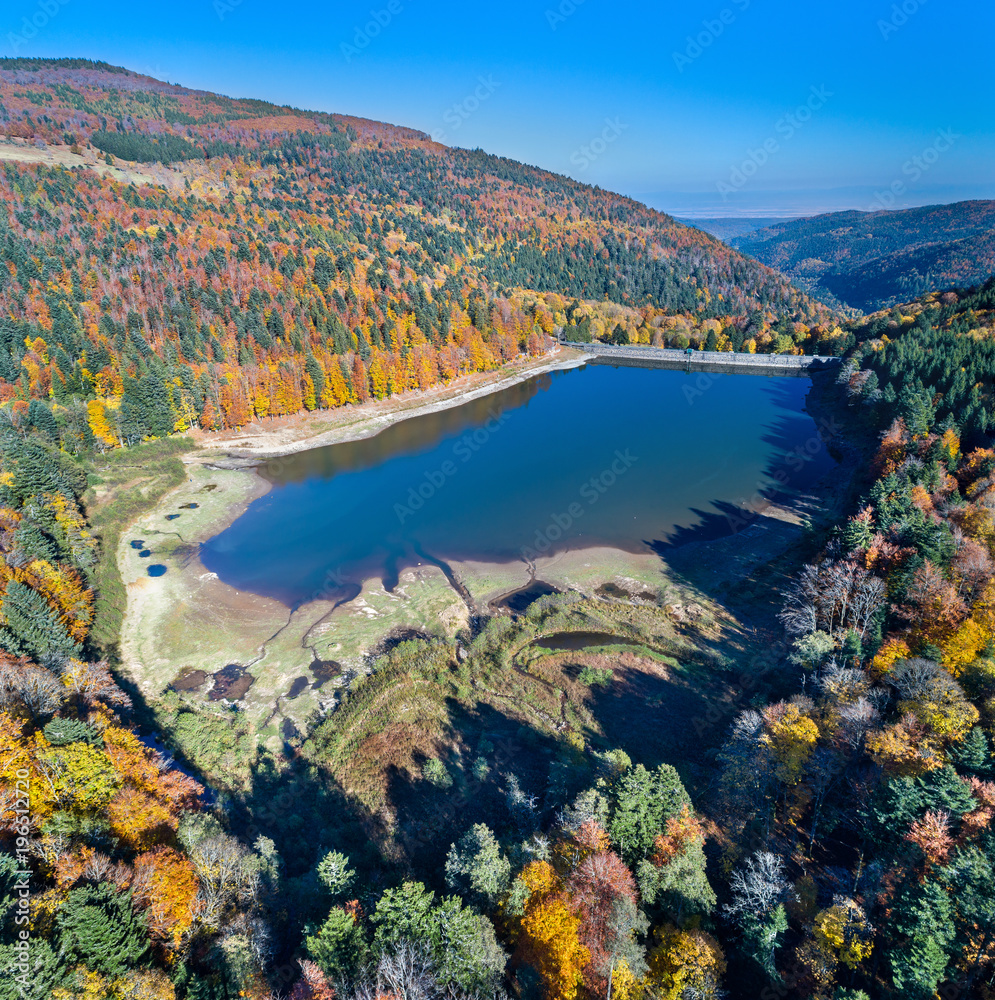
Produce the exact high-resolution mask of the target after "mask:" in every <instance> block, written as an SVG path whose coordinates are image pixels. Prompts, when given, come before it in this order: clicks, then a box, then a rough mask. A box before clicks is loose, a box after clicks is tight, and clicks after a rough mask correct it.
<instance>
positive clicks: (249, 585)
mask: <svg viewBox="0 0 995 1000" xmlns="http://www.w3.org/2000/svg"><path fill="white" fill-rule="evenodd" d="M811 385H812V383H811V380H810V379H809V378H807V377H800V378H780V377H771V376H763V375H741V374H726V375H718V374H702V373H691V374H686V373H684V372H682V371H672V370H660V369H652V368H641V367H616V366H613V365H605V364H588V365H586V366H585V367H583V368H576V369H570V370H567V371H559V372H553V373H550V374H546V375H542V376H539V377H536V378H533V379H530V380H529V381H526V382H522V383H520V384H518V385H515V386H513V387H511V388H509V389H505V390H503V391H501V392H498V393H495V394H493V395H490V396H486V397H484V398H481V399H477V400H473V401H471V402H467V403H464V404H461V405H460V406H457V407H453V408H451V409H448V410H442V411H440V412H438V413H433V414H428V415H425V416H420V417H413V418H411V419H408V420H404V421H401V422H400V423H397V424H394V425H393V426H391V427H389V428H387V429H386V430H384V431H382V432H381V433H380V434H378V435H377V436H376V437H373V438H368V439H366V440H363V441H355V442H350V443H345V444H338V445H332V446H330V447H326V448H316V449H313V450H311V451H306V452H301V453H299V454H296V455H292V456H289V457H286V458H281V459H275V460H273V461H271V462H269V463H267V464H265V465H263V466H262V467H261V469H260V472H261V474H262V475H263V476H264V477H265V478H266V479H267V480H269V481H270V482H271V483H272V489H271V490H270V491H269V492H268V493H267V494H266V495H265V496H263V497H261V498H259V499H258V500H255V501H254V502H253V503H251V504H250V505H249V507H248V508H247V510H246V511H245V513H244V514H243V515H242V516H241V517H239V518H238V519H237V520H236V521H235V522H234V523H232V524H231V525H230V526H229V527H228V528H227V529H226V530H224V531H223V532H221V533H220V534H219V535H216V536H215V537H214V538H211V539H210V540H209V541H207V542H205V543H204V544H203V545H202V547H201V553H200V554H201V560H202V562H203V563H204V565H205V566H206V567H207V568H208V569H209V570H212V571H213V572H215V573H217V574H218V576H219V577H220V579H221V580H223V581H224V582H226V583H228V584H230V585H231V586H233V587H236V588H237V589H239V590H247V591H251V592H253V593H257V594H262V595H266V596H269V597H274V598H277V599H278V600H280V601H282V602H284V603H285V604H287V605H288V606H291V607H296V606H298V605H300V604H302V603H305V602H307V601H310V600H313V599H315V598H316V597H321V598H326V599H327V598H338V599H343V598H346V597H350V596H352V595H354V594H355V593H357V592H358V587H359V585H360V584H361V583H362V581H363V580H365V579H370V578H373V577H379V578H381V579H382V580H383V581H384V585H385V586H386V587H388V588H391V587H392V586H393V585H394V584H395V583H396V581H397V578H398V574H399V573H400V571H401V570H402V569H403V568H404V567H406V566H409V565H414V564H417V563H425V562H434V563H436V564H438V565H442V566H443V567H447V564H448V562H450V561H452V560H464V559H474V560H482V561H489V562H507V561H511V560H518V561H524V562H529V561H532V560H534V559H536V558H537V557H538V556H542V555H548V554H550V553H552V552H556V551H561V550H563V549H577V548H584V547H589V546H595V545H607V546H613V547H615V548H620V549H624V550H627V551H632V552H646V551H654V550H655V551H659V552H663V551H665V550H666V549H667V547H668V546H672V545H674V544H676V543H679V542H681V541H683V540H687V539H690V538H695V537H707V536H719V535H726V534H730V533H731V532H733V531H735V530H739V529H741V528H742V527H744V526H746V525H748V524H749V523H751V520H750V513H749V512H750V510H751V509H752V508H755V507H756V506H758V504H759V503H760V498H761V497H762V496H770V497H773V496H775V495H776V496H777V497H778V498H779V499H782V500H783V499H785V498H788V497H790V496H791V494H792V493H794V492H796V491H799V490H805V489H807V488H809V487H811V486H812V485H813V483H814V482H815V481H816V480H818V479H819V478H820V477H822V476H823V475H824V474H825V473H826V472H827V471H829V469H831V468H832V465H833V460H832V458H831V457H830V456H829V454H828V452H827V449H826V447H825V445H824V444H823V443H822V442H821V440H820V437H819V434H818V431H817V428H816V425H815V422H814V421H813V419H812V417H811V416H809V415H808V413H807V412H806V411H805V397H806V395H807V394H808V392H809V390H810V389H811Z"/></svg>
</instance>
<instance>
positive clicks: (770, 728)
mask: <svg viewBox="0 0 995 1000" xmlns="http://www.w3.org/2000/svg"><path fill="white" fill-rule="evenodd" d="M764 722H765V724H766V732H765V733H764V735H763V736H762V737H761V740H762V742H764V743H765V744H766V745H767V746H769V747H770V750H771V753H772V754H773V755H774V759H775V760H776V761H777V768H776V772H775V773H776V774H777V777H778V778H779V779H780V780H781V781H783V782H784V783H785V784H786V785H796V784H797V783H798V781H799V780H800V779H801V775H802V769H803V768H804V767H805V762H806V761H807V760H808V758H809V755H810V754H811V753H812V750H813V749H814V748H815V744H816V743H817V742H818V741H819V727H818V726H817V725H816V724H815V723H814V722H813V721H812V720H811V719H810V718H809V717H808V716H807V715H803V714H802V712H801V709H799V707H798V706H797V705H793V704H791V703H783V702H782V703H781V704H779V705H772V706H770V707H769V708H767V709H766V710H765V711H764Z"/></svg>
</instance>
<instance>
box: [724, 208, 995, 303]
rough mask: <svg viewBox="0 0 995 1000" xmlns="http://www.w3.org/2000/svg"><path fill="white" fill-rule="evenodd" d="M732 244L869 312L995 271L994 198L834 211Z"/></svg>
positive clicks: (828, 296)
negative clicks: (893, 208)
mask: <svg viewBox="0 0 995 1000" xmlns="http://www.w3.org/2000/svg"><path fill="white" fill-rule="evenodd" d="M730 243H731V244H732V245H733V246H735V247H736V248H738V249H740V250H742V251H743V252H744V253H747V254H749V255H750V256H752V257H755V258H756V259H757V260H760V261H763V263H765V264H768V265H769V266H770V267H774V268H777V270H779V271H780V272H781V273H782V274H784V275H786V276H787V277H789V278H790V279H791V280H792V281H793V282H794V283H795V284H797V285H798V287H799V288H802V289H804V290H805V291H807V292H808V293H809V294H811V295H813V296H815V297H816V298H819V299H821V300H822V301H824V302H827V303H829V304H831V305H843V306H847V307H850V308H852V309H855V310H859V311H860V312H864V313H869V312H874V311H875V310H877V309H887V308H890V307H891V306H893V305H896V304H897V303H900V302H904V301H908V300H909V299H912V298H915V297H916V296H919V295H922V294H924V293H926V292H928V291H931V290H933V289H936V288H945V287H948V286H951V285H956V286H959V287H966V286H968V285H974V284H978V283H980V282H983V281H984V280H985V279H986V278H988V277H989V276H990V275H992V274H993V273H995V201H963V202H958V203H956V204H953V205H930V206H927V207H925V208H909V209H904V210H902V211H898V212H884V211H883V212H856V211H851V212H833V213H831V214H829V215H817V216H814V217H813V218H810V219H798V220H796V221H794V222H785V223H781V224H779V225H776V226H769V227H767V228H765V229H760V230H758V231H756V232H753V233H745V234H743V235H740V236H737V237H734V238H733V239H731V240H730Z"/></svg>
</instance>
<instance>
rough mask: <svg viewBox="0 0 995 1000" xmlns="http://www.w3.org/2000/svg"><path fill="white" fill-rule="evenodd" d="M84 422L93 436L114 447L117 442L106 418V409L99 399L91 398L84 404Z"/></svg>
mask: <svg viewBox="0 0 995 1000" xmlns="http://www.w3.org/2000/svg"><path fill="white" fill-rule="evenodd" d="M86 422H87V423H88V424H89V425H90V431H91V433H92V434H93V436H94V437H95V438H96V439H97V440H98V441H99V442H100V443H101V444H106V445H110V446H111V447H114V445H116V444H117V443H118V440H117V438H116V437H115V435H114V431H113V430H112V429H111V425H110V423H109V422H108V420H107V410H106V408H105V407H104V404H103V402H102V401H101V400H99V399H91V400H90V401H89V402H88V403H87V404H86Z"/></svg>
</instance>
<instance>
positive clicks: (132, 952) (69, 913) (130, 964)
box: [56, 884, 149, 977]
mask: <svg viewBox="0 0 995 1000" xmlns="http://www.w3.org/2000/svg"><path fill="white" fill-rule="evenodd" d="M56 924H57V927H58V939H59V946H60V948H61V949H62V951H63V952H64V953H65V954H66V955H68V956H71V957H72V959H73V960H74V961H78V962H83V963H84V964H85V965H86V966H87V967H88V968H91V969H94V970H96V971H97V972H102V973H103V974H104V975H107V976H115V977H117V976H123V975H124V974H125V973H126V972H127V971H128V970H129V969H132V968H134V967H135V966H137V965H143V964H145V962H146V960H147V959H148V956H149V936H148V931H147V930H146V928H145V927H144V925H143V923H142V920H141V919H140V918H139V917H138V915H137V914H136V913H135V911H134V910H133V909H132V906H131V894H130V893H119V892H117V891H116V890H115V888H114V887H113V886H110V885H106V884H104V885H99V886H87V887H86V888H83V889H74V890H73V891H72V892H70V893H69V898H68V899H67V900H66V902H65V904H64V905H63V907H62V908H61V909H60V910H59V914H58V917H57V918H56Z"/></svg>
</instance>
